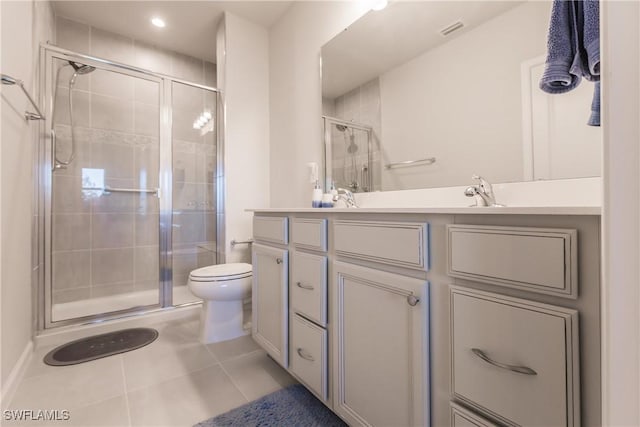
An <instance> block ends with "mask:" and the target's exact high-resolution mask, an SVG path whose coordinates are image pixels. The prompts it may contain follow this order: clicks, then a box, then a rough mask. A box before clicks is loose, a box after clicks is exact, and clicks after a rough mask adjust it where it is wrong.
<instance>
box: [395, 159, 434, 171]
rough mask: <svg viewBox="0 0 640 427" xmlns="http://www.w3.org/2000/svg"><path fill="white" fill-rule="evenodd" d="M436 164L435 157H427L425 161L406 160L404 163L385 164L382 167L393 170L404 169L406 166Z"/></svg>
mask: <svg viewBox="0 0 640 427" xmlns="http://www.w3.org/2000/svg"><path fill="white" fill-rule="evenodd" d="M435 162H436V158H435V157H429V158H427V159H420V160H407V161H404V162H395V163H387V164H386V165H384V168H385V169H394V168H401V167H406V166H419V165H422V164H425V165H432V164H434V163H435Z"/></svg>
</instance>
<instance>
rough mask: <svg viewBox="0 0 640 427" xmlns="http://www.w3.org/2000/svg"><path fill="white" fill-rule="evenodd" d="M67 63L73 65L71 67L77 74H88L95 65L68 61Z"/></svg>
mask: <svg viewBox="0 0 640 427" xmlns="http://www.w3.org/2000/svg"><path fill="white" fill-rule="evenodd" d="M69 64H70V65H71V66H72V67H73V69H74V70H75V71H76V73H78V74H89V73H90V72H92V71H93V70H95V69H96V67H92V66H91V65H85V64H81V63H79V62H73V61H69Z"/></svg>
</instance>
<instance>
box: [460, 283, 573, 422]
mask: <svg viewBox="0 0 640 427" xmlns="http://www.w3.org/2000/svg"><path fill="white" fill-rule="evenodd" d="M451 329H452V330H451V345H452V351H451V354H452V385H451V389H452V390H453V393H454V395H455V397H457V398H459V399H461V400H463V401H464V402H466V403H468V404H469V405H470V406H473V407H475V408H477V409H478V410H479V411H481V412H485V413H488V414H490V415H491V416H492V417H495V418H497V419H499V420H501V421H503V422H505V423H507V424H510V425H523V426H528V425H545V426H560V425H565V426H578V425H580V403H579V402H580V400H579V388H580V387H579V362H578V360H579V356H578V351H579V350H578V348H579V347H578V313H577V311H575V310H570V309H565V308H562V307H556V306H551V305H546V304H540V303H534V302H530V301H527V300H521V299H516V298H510V297H504V296H501V295H497V294H491V293H486V292H479V291H472V290H466V289H463V288H458V287H452V289H451Z"/></svg>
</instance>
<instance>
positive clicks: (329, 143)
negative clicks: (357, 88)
mask: <svg viewBox="0 0 640 427" xmlns="http://www.w3.org/2000/svg"><path fill="white" fill-rule="evenodd" d="M323 119H324V121H325V150H326V151H327V154H328V156H327V159H331V162H330V163H331V164H330V165H329V164H327V165H325V169H326V170H325V174H326V181H327V182H326V185H327V186H331V185H334V186H335V187H336V188H338V187H340V188H347V189H349V190H350V191H352V192H354V193H356V192H368V191H372V188H371V182H372V179H371V171H372V168H371V166H370V165H371V127H369V126H367V125H363V124H359V123H353V122H346V121H343V120H340V119H336V118H333V117H327V116H324V117H323Z"/></svg>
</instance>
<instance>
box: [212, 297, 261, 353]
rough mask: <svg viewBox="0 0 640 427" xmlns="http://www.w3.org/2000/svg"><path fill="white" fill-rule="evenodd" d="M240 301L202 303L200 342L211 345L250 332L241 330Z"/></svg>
mask: <svg viewBox="0 0 640 427" xmlns="http://www.w3.org/2000/svg"><path fill="white" fill-rule="evenodd" d="M242 315H243V311H242V300H238V301H204V302H203V304H202V311H201V312H200V342H201V343H203V344H211V343H215V342H220V341H227V340H232V339H234V338H238V337H241V336H244V335H248V334H249V332H250V331H246V330H245V329H244V328H243V322H242Z"/></svg>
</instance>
